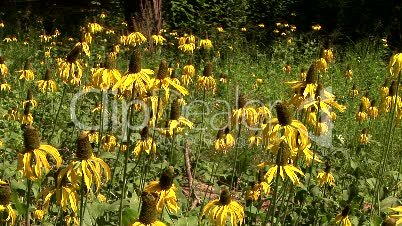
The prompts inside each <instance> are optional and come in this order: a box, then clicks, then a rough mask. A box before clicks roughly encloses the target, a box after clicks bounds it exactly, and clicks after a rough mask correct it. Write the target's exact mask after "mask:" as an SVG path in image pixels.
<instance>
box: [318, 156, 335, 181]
mask: <svg viewBox="0 0 402 226" xmlns="http://www.w3.org/2000/svg"><path fill="white" fill-rule="evenodd" d="M317 181H318V183H319V184H320V185H321V186H323V185H329V186H335V178H334V176H333V175H332V174H331V163H330V162H329V161H326V162H325V170H324V171H323V172H320V173H318V175H317Z"/></svg>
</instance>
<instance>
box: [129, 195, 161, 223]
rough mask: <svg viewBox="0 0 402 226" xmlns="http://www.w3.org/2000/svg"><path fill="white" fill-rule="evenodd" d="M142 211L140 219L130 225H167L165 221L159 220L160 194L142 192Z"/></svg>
mask: <svg viewBox="0 0 402 226" xmlns="http://www.w3.org/2000/svg"><path fill="white" fill-rule="evenodd" d="M141 200H142V205H141V211H140V216H139V219H138V220H135V221H134V222H132V223H131V224H130V226H166V224H165V223H163V222H161V221H158V220H157V216H158V210H157V208H156V207H157V203H158V194H157V193H149V192H143V193H142V194H141Z"/></svg>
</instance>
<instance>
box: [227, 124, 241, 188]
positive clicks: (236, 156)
mask: <svg viewBox="0 0 402 226" xmlns="http://www.w3.org/2000/svg"><path fill="white" fill-rule="evenodd" d="M241 125H242V124H241V123H240V124H239V130H238V131H237V137H236V144H235V158H234V159H235V160H234V163H233V169H232V180H231V182H230V188H231V189H232V188H233V186H234V178H235V176H237V170H236V165H237V164H236V163H237V158H238V154H239V153H238V152H239V149H238V144H239V141H240V133H241ZM236 179H237V178H236ZM236 187H237V186H236Z"/></svg>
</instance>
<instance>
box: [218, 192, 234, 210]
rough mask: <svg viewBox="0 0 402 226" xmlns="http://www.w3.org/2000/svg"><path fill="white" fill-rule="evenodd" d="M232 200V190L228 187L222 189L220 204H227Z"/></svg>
mask: <svg viewBox="0 0 402 226" xmlns="http://www.w3.org/2000/svg"><path fill="white" fill-rule="evenodd" d="M231 201H232V197H231V195H230V191H229V190H228V189H227V188H224V189H222V191H221V195H220V197H219V204H220V205H224V206H227V205H229V204H230V202H231Z"/></svg>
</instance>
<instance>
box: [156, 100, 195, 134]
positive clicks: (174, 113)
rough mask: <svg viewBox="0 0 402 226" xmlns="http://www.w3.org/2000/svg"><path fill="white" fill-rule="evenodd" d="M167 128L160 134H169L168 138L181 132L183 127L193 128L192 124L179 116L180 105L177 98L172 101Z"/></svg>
mask: <svg viewBox="0 0 402 226" xmlns="http://www.w3.org/2000/svg"><path fill="white" fill-rule="evenodd" d="M167 126H168V128H165V129H162V130H161V132H162V133H163V134H167V133H169V135H170V136H173V134H176V133H179V132H181V131H182V128H183V126H187V127H188V128H190V129H192V128H193V123H192V122H190V121H189V120H188V119H186V118H185V117H183V116H181V115H180V104H179V100H178V99H177V98H176V99H174V100H173V101H172V105H171V110H170V119H169V121H168V123H167Z"/></svg>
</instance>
